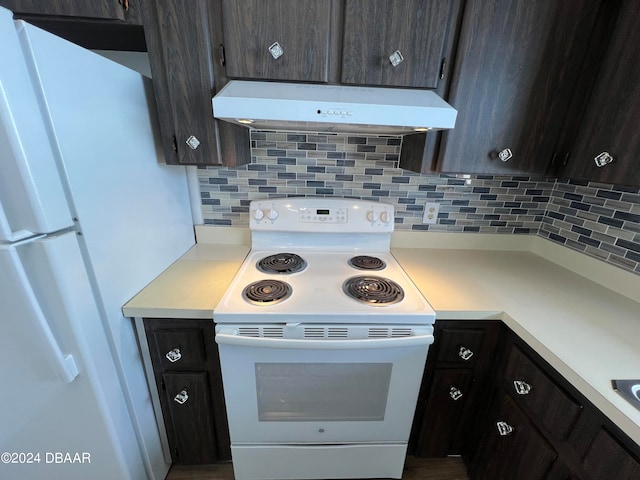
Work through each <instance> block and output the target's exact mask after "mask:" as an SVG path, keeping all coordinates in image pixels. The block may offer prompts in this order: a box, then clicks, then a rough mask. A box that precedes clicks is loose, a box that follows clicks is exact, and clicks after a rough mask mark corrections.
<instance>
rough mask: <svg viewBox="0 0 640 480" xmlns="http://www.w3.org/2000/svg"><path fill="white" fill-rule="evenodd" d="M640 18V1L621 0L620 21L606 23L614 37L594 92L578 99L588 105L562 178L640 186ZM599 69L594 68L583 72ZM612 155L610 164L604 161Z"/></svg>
mask: <svg viewBox="0 0 640 480" xmlns="http://www.w3.org/2000/svg"><path fill="white" fill-rule="evenodd" d="M638 18H640V3H638V2H637V1H634V0H626V1H623V2H621V10H620V13H619V15H618V16H617V21H616V22H615V23H613V24H612V25H609V26H608V29H607V31H608V32H611V35H612V38H611V41H610V43H609V46H608V49H606V51H605V56H604V61H603V62H602V65H601V67H600V69H599V74H598V77H597V82H596V84H595V87H594V89H593V94H592V95H591V97H581V98H576V99H575V102H576V103H578V104H579V103H580V101H582V103H583V104H585V105H586V111H585V113H584V117H583V118H582V121H581V122H580V123H579V128H578V131H577V133H576V137H575V140H574V142H573V145H569V146H568V147H566V145H565V147H566V149H565V150H564V151H563V154H564V156H567V162H566V164H564V165H563V164H560V165H559V167H560V169H559V170H558V172H557V173H558V174H559V176H561V177H565V178H580V179H586V180H597V181H601V182H606V183H617V184H631V185H640V168H638V167H639V166H640V135H638V119H639V118H640V50H639V49H638V48H636V47H635V45H638V44H639V43H640V28H638ZM595 74H596V73H595V72H594V68H592V69H591V70H590V71H585V72H584V73H583V75H595ZM563 158H564V157H563ZM596 158H599V162H598V163H600V164H602V166H598V164H597V163H596ZM609 160H612V161H611V163H606V162H608V161H609Z"/></svg>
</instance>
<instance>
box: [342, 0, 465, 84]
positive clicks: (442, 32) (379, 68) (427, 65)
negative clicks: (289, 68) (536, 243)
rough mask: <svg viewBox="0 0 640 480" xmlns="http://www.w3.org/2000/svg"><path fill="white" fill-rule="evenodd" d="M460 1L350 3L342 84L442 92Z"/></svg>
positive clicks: (368, 0) (363, 0)
mask: <svg viewBox="0 0 640 480" xmlns="http://www.w3.org/2000/svg"><path fill="white" fill-rule="evenodd" d="M459 11H460V2H459V1H455V0H429V1H425V0H410V1H409V0H407V1H404V0H403V1H397V0H346V5H345V17H344V43H343V47H342V78H341V80H342V83H347V84H358V85H386V86H394V87H419V88H434V89H435V88H437V87H438V83H439V81H440V79H441V77H443V78H444V73H445V69H446V61H447V57H450V55H448V53H447V51H446V47H447V35H448V34H449V33H450V32H451V31H452V30H454V29H455V25H456V22H457V18H458V13H459Z"/></svg>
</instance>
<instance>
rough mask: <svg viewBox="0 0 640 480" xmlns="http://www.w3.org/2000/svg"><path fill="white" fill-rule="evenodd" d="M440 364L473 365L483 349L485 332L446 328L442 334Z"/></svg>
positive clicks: (439, 354) (440, 339)
mask: <svg viewBox="0 0 640 480" xmlns="http://www.w3.org/2000/svg"><path fill="white" fill-rule="evenodd" d="M439 334H440V338H439V340H438V341H439V343H440V349H439V350H438V362H449V363H455V364H459V365H460V366H462V365H469V366H471V365H473V364H474V363H475V362H476V360H477V359H478V356H479V354H480V350H481V349H482V340H483V339H484V335H485V331H484V330H481V329H477V330H472V329H460V328H447V327H444V328H443V329H442V330H441V331H440V332H439Z"/></svg>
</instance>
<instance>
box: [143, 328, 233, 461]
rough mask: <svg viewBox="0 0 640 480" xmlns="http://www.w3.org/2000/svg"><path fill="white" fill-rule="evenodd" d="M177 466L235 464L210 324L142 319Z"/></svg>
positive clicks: (216, 352)
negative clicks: (178, 464) (232, 459)
mask: <svg viewBox="0 0 640 480" xmlns="http://www.w3.org/2000/svg"><path fill="white" fill-rule="evenodd" d="M144 328H145V333H146V337H147V343H148V345H149V353H150V355H151V363H152V364H153V374H154V378H155V381H156V384H157V386H158V395H159V398H160V405H161V407H162V414H163V417H164V423H165V428H166V430H167V437H168V439H169V446H170V448H171V456H172V460H173V462H174V463H181V464H208V463H216V462H219V461H228V460H230V459H231V452H230V441H229V433H228V427H227V419H226V413H225V405H224V396H223V392H222V376H221V372H220V363H219V359H218V349H217V346H216V343H215V341H214V324H213V321H212V320H172V319H149V318H147V319H144Z"/></svg>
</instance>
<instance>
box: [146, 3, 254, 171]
mask: <svg viewBox="0 0 640 480" xmlns="http://www.w3.org/2000/svg"><path fill="white" fill-rule="evenodd" d="M142 5H143V7H144V10H143V19H144V31H145V37H146V41H147V45H148V50H149V62H150V66H151V73H152V75H153V84H154V90H155V97H156V104H157V109H158V117H159V120H160V132H161V135H162V144H163V150H164V153H165V160H166V162H167V163H168V164H183V165H226V166H237V165H241V164H243V163H247V162H249V160H250V153H249V148H250V147H249V138H248V133H247V131H246V129H240V127H235V126H232V125H227V124H225V125H222V124H220V125H218V123H217V122H216V121H215V120H214V118H213V108H212V106H211V98H212V97H213V95H214V93H215V91H216V90H218V89H220V88H222V86H223V85H224V83H225V81H226V79H225V77H224V76H223V74H222V69H221V66H220V65H219V64H218V61H217V59H218V55H219V50H218V43H219V42H216V38H218V37H219V36H220V31H221V23H220V12H219V10H217V9H216V5H218V4H217V3H216V2H209V1H207V0H193V1H191V0H189V1H187V0H142Z"/></svg>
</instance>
